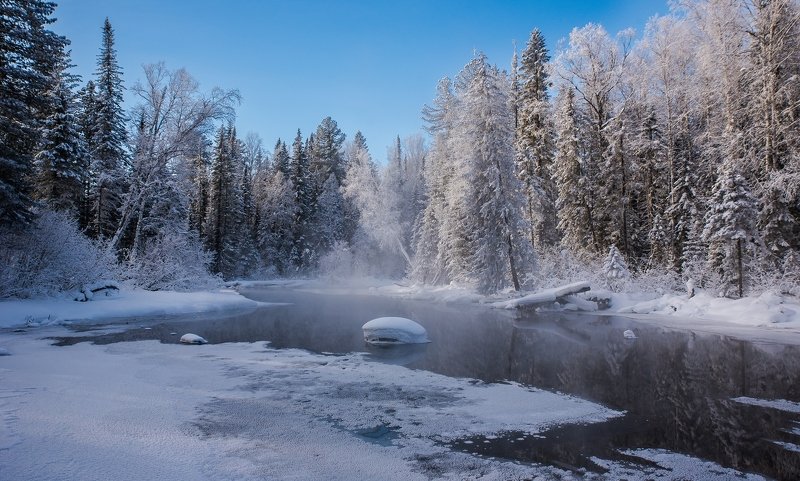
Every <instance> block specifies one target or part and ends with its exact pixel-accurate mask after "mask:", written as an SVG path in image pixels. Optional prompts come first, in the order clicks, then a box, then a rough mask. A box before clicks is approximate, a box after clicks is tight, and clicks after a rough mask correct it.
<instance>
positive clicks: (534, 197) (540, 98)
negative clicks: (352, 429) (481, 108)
mask: <svg viewBox="0 0 800 481" xmlns="http://www.w3.org/2000/svg"><path fill="white" fill-rule="evenodd" d="M549 61H550V55H549V54H548V52H547V47H546V46H545V42H544V37H543V36H542V33H541V32H540V31H539V29H534V30H533V31H532V32H531V36H530V39H529V40H528V45H527V46H526V48H525V50H524V51H523V52H522V62H521V68H520V75H519V77H520V78H519V80H518V82H520V83H521V85H520V88H519V99H518V101H517V103H518V106H517V107H518V118H517V121H516V145H517V159H516V160H517V175H518V176H519V178H520V180H521V181H522V183H523V186H524V189H525V196H526V202H527V220H528V222H529V223H530V224H531V227H532V230H531V235H530V238H531V245H538V244H541V245H543V246H544V245H553V244H555V242H556V241H557V238H558V236H557V232H556V223H557V220H556V209H555V198H556V192H555V185H554V183H553V180H552V178H551V172H550V171H551V166H552V163H553V150H554V145H553V131H552V120H551V118H550V108H549V107H550V106H549V102H548V95H547V88H548V86H549V79H548V76H549V75H548V73H547V63H548V62H549ZM512 85H513V84H512Z"/></svg>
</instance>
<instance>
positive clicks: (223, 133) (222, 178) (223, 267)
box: [203, 127, 236, 275]
mask: <svg viewBox="0 0 800 481" xmlns="http://www.w3.org/2000/svg"><path fill="white" fill-rule="evenodd" d="M230 148H231V143H230V130H229V129H227V128H225V127H220V129H219V131H218V132H217V138H216V141H215V146H214V157H213V160H212V165H211V178H210V182H209V195H208V210H207V211H206V218H205V225H204V228H203V232H204V234H205V243H206V247H207V248H208V250H209V251H211V252H212V253H213V254H214V262H213V264H212V272H219V273H222V274H223V275H225V274H226V273H230V271H231V270H232V266H231V265H230V264H231V262H230V261H231V259H230V257H229V256H228V255H227V254H228V253H227V251H226V249H227V247H228V246H229V244H230V241H229V239H230V237H231V235H232V233H233V231H234V228H235V218H234V216H233V214H234V212H232V208H233V207H234V203H235V199H234V198H233V197H234V196H233V195H232V194H233V188H234V186H235V181H236V179H235V170H234V162H233V156H232V155H231V151H230Z"/></svg>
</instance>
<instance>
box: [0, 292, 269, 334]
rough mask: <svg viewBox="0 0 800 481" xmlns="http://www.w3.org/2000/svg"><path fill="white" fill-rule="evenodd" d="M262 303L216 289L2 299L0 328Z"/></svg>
mask: <svg viewBox="0 0 800 481" xmlns="http://www.w3.org/2000/svg"><path fill="white" fill-rule="evenodd" d="M260 305H264V304H263V303H260V302H256V301H253V300H250V299H247V298H245V297H244V296H242V295H240V294H239V293H237V292H236V291H233V290H230V289H221V290H218V291H213V292H171V291H155V292H154V291H142V290H123V291H119V293H117V294H115V295H114V296H110V297H106V296H95V297H94V299H92V300H91V301H88V302H76V301H73V300H71V299H58V298H47V299H23V300H5V301H0V327H17V326H25V325H28V326H41V325H49V324H62V323H69V322H72V321H81V322H90V321H105V320H109V319H113V318H121V317H145V316H162V315H179V314H196V313H202V312H216V311H227V310H230V309H253V308H256V307H258V306H260Z"/></svg>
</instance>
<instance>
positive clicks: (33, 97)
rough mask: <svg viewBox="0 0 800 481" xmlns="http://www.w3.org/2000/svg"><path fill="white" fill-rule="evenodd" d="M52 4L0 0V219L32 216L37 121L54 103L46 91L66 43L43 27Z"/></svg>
mask: <svg viewBox="0 0 800 481" xmlns="http://www.w3.org/2000/svg"><path fill="white" fill-rule="evenodd" d="M54 9H55V4H54V3H52V2H48V1H43V0H22V1H21V0H7V1H4V2H2V3H0V32H2V35H0V225H2V224H26V223H28V222H30V221H31V219H32V217H33V212H32V210H31V209H32V206H33V202H32V198H31V195H32V192H31V185H30V179H31V177H32V176H33V159H34V155H35V153H36V149H37V148H38V147H39V146H40V145H41V140H42V133H43V130H42V125H43V122H44V121H45V119H47V118H48V117H51V116H52V115H53V113H54V111H55V110H56V108H58V104H57V97H54V96H52V95H48V94H47V93H48V91H51V90H52V88H53V81H54V79H55V78H57V77H56V76H55V74H56V73H60V71H61V70H62V69H63V67H64V65H65V63H64V61H63V59H64V52H65V47H66V46H67V45H68V43H69V42H68V40H67V39H65V38H64V37H61V36H59V35H56V34H55V33H53V32H52V31H50V30H48V28H47V26H48V25H50V24H51V23H53V22H54V21H55V19H54V18H53V17H52V15H53V11H54Z"/></svg>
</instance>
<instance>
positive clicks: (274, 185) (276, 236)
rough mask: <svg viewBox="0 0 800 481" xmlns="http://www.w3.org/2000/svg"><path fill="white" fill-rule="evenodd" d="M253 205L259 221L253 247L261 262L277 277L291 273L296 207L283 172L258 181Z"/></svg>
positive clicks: (274, 173) (266, 176)
mask: <svg viewBox="0 0 800 481" xmlns="http://www.w3.org/2000/svg"><path fill="white" fill-rule="evenodd" d="M259 182H260V183H261V185H260V186H259V187H258V188H257V189H256V196H255V203H256V209H257V210H258V216H259V219H260V222H259V226H258V232H257V237H256V239H257V244H256V245H257V246H258V250H259V253H260V256H261V259H262V260H263V262H264V263H266V264H267V265H268V266H271V267H272V268H274V269H275V272H276V273H277V274H278V275H287V274H289V273H290V272H293V271H294V269H295V266H294V265H292V263H291V254H292V245H293V240H294V239H293V236H294V220H295V216H296V214H297V213H296V210H297V206H296V205H295V202H294V191H293V189H292V185H291V183H290V182H289V180H288V179H287V178H286V177H285V176H284V174H283V172H282V171H280V170H276V171H275V172H273V173H271V174H268V175H265V176H264V177H263V178H261V179H259Z"/></svg>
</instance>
